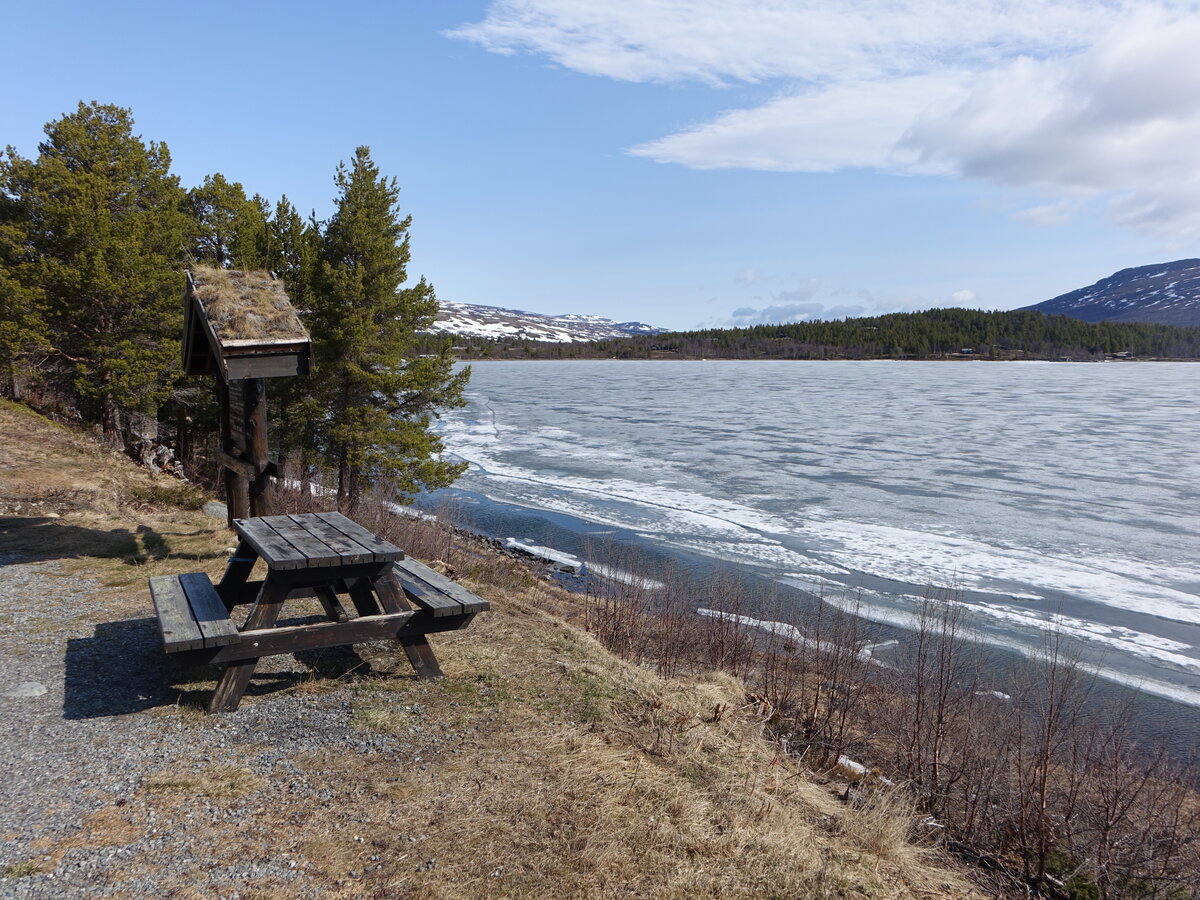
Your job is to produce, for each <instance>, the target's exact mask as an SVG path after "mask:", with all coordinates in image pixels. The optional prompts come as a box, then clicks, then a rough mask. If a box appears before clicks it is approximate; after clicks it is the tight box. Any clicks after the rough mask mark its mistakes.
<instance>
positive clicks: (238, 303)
mask: <svg viewBox="0 0 1200 900" xmlns="http://www.w3.org/2000/svg"><path fill="white" fill-rule="evenodd" d="M191 275H192V285H193V286H194V289H195V290H194V294H195V297H196V299H197V300H199V301H200V306H201V308H202V309H203V310H204V315H205V316H206V317H207V318H208V321H209V324H210V325H212V329H213V332H214V333H215V334H216V336H217V339H218V340H220V341H221V343H222V344H228V343H230V342H233V341H307V340H308V331H307V330H306V329H305V327H304V325H303V324H302V323H301V322H300V317H299V316H298V315H297V314H296V309H295V307H293V306H292V301H291V300H289V299H288V295H287V293H286V291H285V290H284V287H283V282H282V281H279V280H278V279H276V278H274V277H272V276H271V273H270V272H240V271H236V270H233V269H216V268H211V267H207V266H197V267H195V268H194V269H192V271H191Z"/></svg>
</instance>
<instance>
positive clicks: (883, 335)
mask: <svg viewBox="0 0 1200 900" xmlns="http://www.w3.org/2000/svg"><path fill="white" fill-rule="evenodd" d="M432 340H433V338H431V341H432ZM456 352H457V355H458V356H459V357H460V358H463V359H611V358H614V357H615V358H618V359H657V358H681V359H700V358H707V359H944V358H947V357H954V356H974V357H980V358H984V359H1051V360H1053V359H1072V360H1096V359H1103V358H1105V356H1107V355H1110V354H1125V353H1128V354H1130V355H1132V356H1136V357H1143V358H1144V357H1167V358H1174V359H1197V358H1200V327H1182V326H1176V325H1157V324H1150V323H1142V322H1132V323H1130V322H1119V323H1118V322H1098V323H1093V322H1084V321H1082V320H1080V319H1073V318H1070V317H1068V316H1049V315H1045V314H1043V313H1040V312H1036V311H1033V310H1016V311H1012V312H983V311H981V310H975V309H931V310H927V311H925V312H916V313H892V314H890V315H886V316H872V317H869V318H861V319H846V320H844V321H818V322H796V323H792V324H788V325H756V326H754V327H752V328H709V329H704V330H700V331H682V332H672V333H668V334H658V335H639V336H636V337H629V338H618V339H612V340H603V341H588V342H586V343H575V344H571V343H548V342H538V341H525V340H519V339H512V338H497V339H488V338H467V337H460V338H459V339H458V340H457V341H456Z"/></svg>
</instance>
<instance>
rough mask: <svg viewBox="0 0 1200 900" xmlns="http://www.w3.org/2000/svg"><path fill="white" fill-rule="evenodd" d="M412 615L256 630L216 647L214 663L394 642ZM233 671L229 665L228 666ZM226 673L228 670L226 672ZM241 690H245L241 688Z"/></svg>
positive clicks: (403, 614)
mask: <svg viewBox="0 0 1200 900" xmlns="http://www.w3.org/2000/svg"><path fill="white" fill-rule="evenodd" d="M416 615H418V614H417V613H415V612H404V613H389V614H386V615H382V616H361V617H359V618H357V619H351V620H350V621H348V622H319V623H316V624H310V625H285V626H283V627H281V628H256V629H251V630H248V631H243V632H242V633H241V634H240V635H238V639H237V642H236V643H233V644H228V645H226V646H224V647H220V648H218V649H217V650H216V651H215V653H214V654H213V656H212V657H211V661H212V662H214V663H220V662H233V661H235V660H251V659H257V658H258V657H260V656H273V655H275V654H277V653H295V652H296V651H297V650H314V649H316V648H318V647H338V646H342V645H345V644H362V643H366V642H367V641H384V640H397V639H399V638H400V636H401V632H402V631H403V630H404V626H405V625H407V624H408V623H409V622H410V620H411V619H412V618H413V617H414V616H416ZM230 668H232V666H231V667H230ZM226 671H227V672H228V669H227V670H226ZM243 690H244V687H243Z"/></svg>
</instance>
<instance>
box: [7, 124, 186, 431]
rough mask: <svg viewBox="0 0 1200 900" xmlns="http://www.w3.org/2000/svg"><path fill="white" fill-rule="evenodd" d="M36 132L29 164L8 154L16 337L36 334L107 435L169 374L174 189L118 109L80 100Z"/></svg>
mask: <svg viewBox="0 0 1200 900" xmlns="http://www.w3.org/2000/svg"><path fill="white" fill-rule="evenodd" d="M45 130H46V140H45V141H43V142H42V143H41V144H40V145H39V146H38V157H37V159H36V160H34V161H30V160H27V159H23V158H21V157H20V156H18V155H17V154H16V153H15V152H14V151H13V150H12V149H11V148H10V150H9V151H8V155H7V159H6V161H5V166H4V182H5V185H6V187H5V191H6V193H9V200H8V201H7V202H9V203H11V204H14V205H15V210H10V212H9V213H8V214H7V218H8V221H7V222H6V223H5V225H4V228H5V231H6V234H7V235H8V238H7V239H6V241H5V243H6V244H7V245H8V250H7V251H5V252H6V253H9V254H11V253H16V254H17V255H18V256H19V257H20V258H21V264H20V266H18V268H17V269H16V271H15V275H13V277H15V278H16V279H17V281H18V282H19V286H20V293H21V295H22V297H23V300H22V306H23V308H24V309H25V311H26V312H27V313H30V312H33V313H35V315H34V319H36V320H37V324H36V325H31V324H30V323H31V322H32V320H31V319H30V318H29V316H26V325H27V327H26V328H25V329H24V334H25V336H26V337H27V338H28V337H30V336H32V335H35V334H36V333H37V332H38V331H39V330H40V331H41V333H42V334H43V335H44V336H45V338H46V340H47V341H48V342H49V348H50V350H51V352H52V353H53V356H54V359H55V360H56V361H57V363H58V364H59V366H60V367H61V371H62V372H63V373H64V376H65V378H66V380H67V381H68V382H69V384H66V385H64V389H67V390H70V389H73V391H74V393H75V395H76V398H77V399H78V401H79V402H80V403H81V404H82V405H83V407H84V409H83V410H82V412H83V414H84V416H85V418H91V417H92V416H93V415H94V414H95V412H97V409H96V408H97V407H98V412H99V419H100V421H101V424H102V425H103V428H104V433H105V435H106V436H108V437H109V438H115V437H117V436H118V435H119V433H120V430H121V418H122V416H121V413H122V411H123V410H124V411H134V410H136V411H141V412H153V411H154V410H155V408H156V406H157V405H158V403H160V402H161V401H162V400H163V399H164V398H165V397H166V396H167V394H168V392H169V389H170V380H171V377H172V372H173V370H175V369H176V368H177V367H178V357H179V336H180V335H179V331H180V327H179V326H180V321H179V296H180V293H181V292H182V277H181V274H180V269H179V263H180V260H181V255H182V250H183V244H184V229H185V225H186V219H185V217H184V215H183V214H182V213H181V212H180V204H181V202H182V199H183V192H182V191H181V189H180V187H179V181H178V179H177V178H176V177H175V176H173V175H171V174H170V166H171V156H170V153H169V152H168V150H167V147H166V145H165V144H160V143H155V142H151V143H150V144H149V145H146V144H145V143H143V142H142V139H141V138H140V137H138V136H136V135H134V134H133V118H132V115H131V114H130V111H129V110H128V109H123V108H121V107H117V106H110V105H102V104H98V103H95V102H93V103H90V104H84V103H80V104H79V108H78V109H77V110H76V111H75V112H74V113H72V114H70V115H66V116H64V117H63V118H61V119H59V120H57V121H54V122H51V123H49V124H48V125H47V126H46V129H45ZM4 290H6V291H10V289H9V288H5V289H4ZM11 293H12V292H11V291H10V295H11Z"/></svg>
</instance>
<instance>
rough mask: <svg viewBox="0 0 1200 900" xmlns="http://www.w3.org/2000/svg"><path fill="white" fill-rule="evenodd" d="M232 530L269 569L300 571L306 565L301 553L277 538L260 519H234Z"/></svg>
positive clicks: (274, 531) (272, 530) (273, 531)
mask: <svg viewBox="0 0 1200 900" xmlns="http://www.w3.org/2000/svg"><path fill="white" fill-rule="evenodd" d="M233 528H234V530H235V531H236V532H237V533H238V535H239V536H240V537H241V538H242V540H244V541H245V542H246V543H248V544H249V545H250V546H251V547H253V548H254V550H255V551H256V552H257V553H258V555H259V556H261V557H262V558H263V559H264V560H266V563H267V566H268V567H269V568H271V569H281V570H287V569H301V568H304V567H305V566H306V565H307V559H306V557H305V556H304V554H303V553H302V552H300V551H299V550H298V549H296V548H295V547H293V546H292V545H291V544H290V543H288V542H287V541H285V540H284V539H283V538H281V537H280V536H279V532H277V531H276V530H275V529H274V528H272V527H271V526H270V525H267V524H266V523H265V522H263V521H262V520H261V519H234V520H233Z"/></svg>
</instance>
